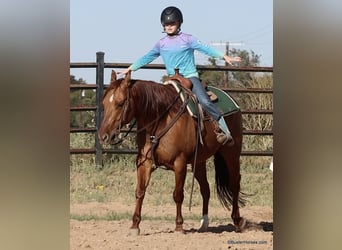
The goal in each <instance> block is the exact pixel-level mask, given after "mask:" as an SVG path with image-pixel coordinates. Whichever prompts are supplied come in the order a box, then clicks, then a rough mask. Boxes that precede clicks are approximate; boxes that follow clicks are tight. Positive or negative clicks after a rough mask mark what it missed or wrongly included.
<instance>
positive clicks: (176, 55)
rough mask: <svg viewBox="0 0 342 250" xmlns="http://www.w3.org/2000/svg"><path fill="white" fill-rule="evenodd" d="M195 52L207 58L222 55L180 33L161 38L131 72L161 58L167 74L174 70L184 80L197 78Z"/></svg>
mask: <svg viewBox="0 0 342 250" xmlns="http://www.w3.org/2000/svg"><path fill="white" fill-rule="evenodd" d="M195 50H197V51H199V52H201V53H203V54H206V55H208V56H211V57H214V58H219V59H222V58H223V56H224V54H223V53H222V52H220V51H218V50H216V49H214V48H212V47H210V46H208V45H206V44H203V43H201V42H200V41H199V40H198V39H197V38H196V37H194V36H192V35H189V34H185V33H182V32H180V33H179V34H177V35H174V36H168V35H167V36H165V37H163V38H161V39H160V40H159V41H158V42H157V43H156V44H155V45H154V47H153V48H152V49H151V50H150V51H149V52H147V53H146V54H145V55H144V56H142V57H141V58H139V59H138V60H137V61H136V62H134V63H133V64H132V65H131V67H130V68H131V70H132V71H136V70H138V69H139V68H141V67H142V66H144V65H146V64H149V63H151V62H152V61H153V60H155V59H156V58H158V57H159V56H161V57H162V59H163V61H164V64H165V67H166V71H167V74H168V75H169V76H170V75H174V74H175V68H178V69H179V73H180V74H181V75H183V76H184V77H186V78H189V77H198V72H197V69H196V65H195V56H194V52H195Z"/></svg>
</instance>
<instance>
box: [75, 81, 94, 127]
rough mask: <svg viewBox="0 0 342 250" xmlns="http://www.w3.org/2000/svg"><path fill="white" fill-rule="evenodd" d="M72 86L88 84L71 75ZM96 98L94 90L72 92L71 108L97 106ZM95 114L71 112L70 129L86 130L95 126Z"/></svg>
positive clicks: (90, 112)
mask: <svg viewBox="0 0 342 250" xmlns="http://www.w3.org/2000/svg"><path fill="white" fill-rule="evenodd" d="M70 84H80V85H85V84H86V82H85V81H84V80H83V79H82V78H80V79H76V78H75V76H73V75H70ZM95 98H96V96H95V93H94V91H93V90H89V89H75V90H71V91H70V106H71V107H79V106H95V105H96V100H95ZM94 117H95V114H94V112H92V111H72V112H70V127H74V128H75V127H76V128H84V127H91V126H94V122H93V121H94Z"/></svg>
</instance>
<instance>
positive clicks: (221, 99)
mask: <svg viewBox="0 0 342 250" xmlns="http://www.w3.org/2000/svg"><path fill="white" fill-rule="evenodd" d="M164 84H171V85H173V86H174V87H175V88H176V90H177V91H178V92H179V90H180V89H182V88H183V87H182V86H181V85H180V84H179V83H178V82H176V81H170V80H169V81H166V82H164ZM207 88H208V90H210V91H211V92H213V93H214V94H215V95H216V96H217V101H215V102H214V104H215V105H216V106H217V107H218V109H219V112H220V113H221V115H222V116H227V115H229V114H232V113H235V112H237V111H238V110H239V109H240V107H239V105H238V104H237V103H236V102H235V101H234V100H233V98H232V97H231V96H230V95H228V94H227V93H226V92H224V91H223V90H221V89H219V88H217V87H213V86H207ZM182 95H183V94H181V97H182V99H183V100H184V97H183V96H182ZM187 109H188V111H189V113H190V115H191V116H193V117H196V118H197V117H198V113H199V110H198V107H197V104H195V103H194V101H193V100H192V99H190V101H189V104H188V106H187Z"/></svg>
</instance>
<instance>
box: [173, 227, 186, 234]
mask: <svg viewBox="0 0 342 250" xmlns="http://www.w3.org/2000/svg"><path fill="white" fill-rule="evenodd" d="M175 233H179V234H185V231H184V230H183V228H176V229H175Z"/></svg>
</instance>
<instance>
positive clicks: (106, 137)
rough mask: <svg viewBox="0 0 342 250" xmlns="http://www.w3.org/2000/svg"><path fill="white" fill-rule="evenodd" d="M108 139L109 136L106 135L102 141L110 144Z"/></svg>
mask: <svg viewBox="0 0 342 250" xmlns="http://www.w3.org/2000/svg"><path fill="white" fill-rule="evenodd" d="M108 139H109V135H108V134H104V135H103V136H102V141H103V142H104V143H107V142H108Z"/></svg>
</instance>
